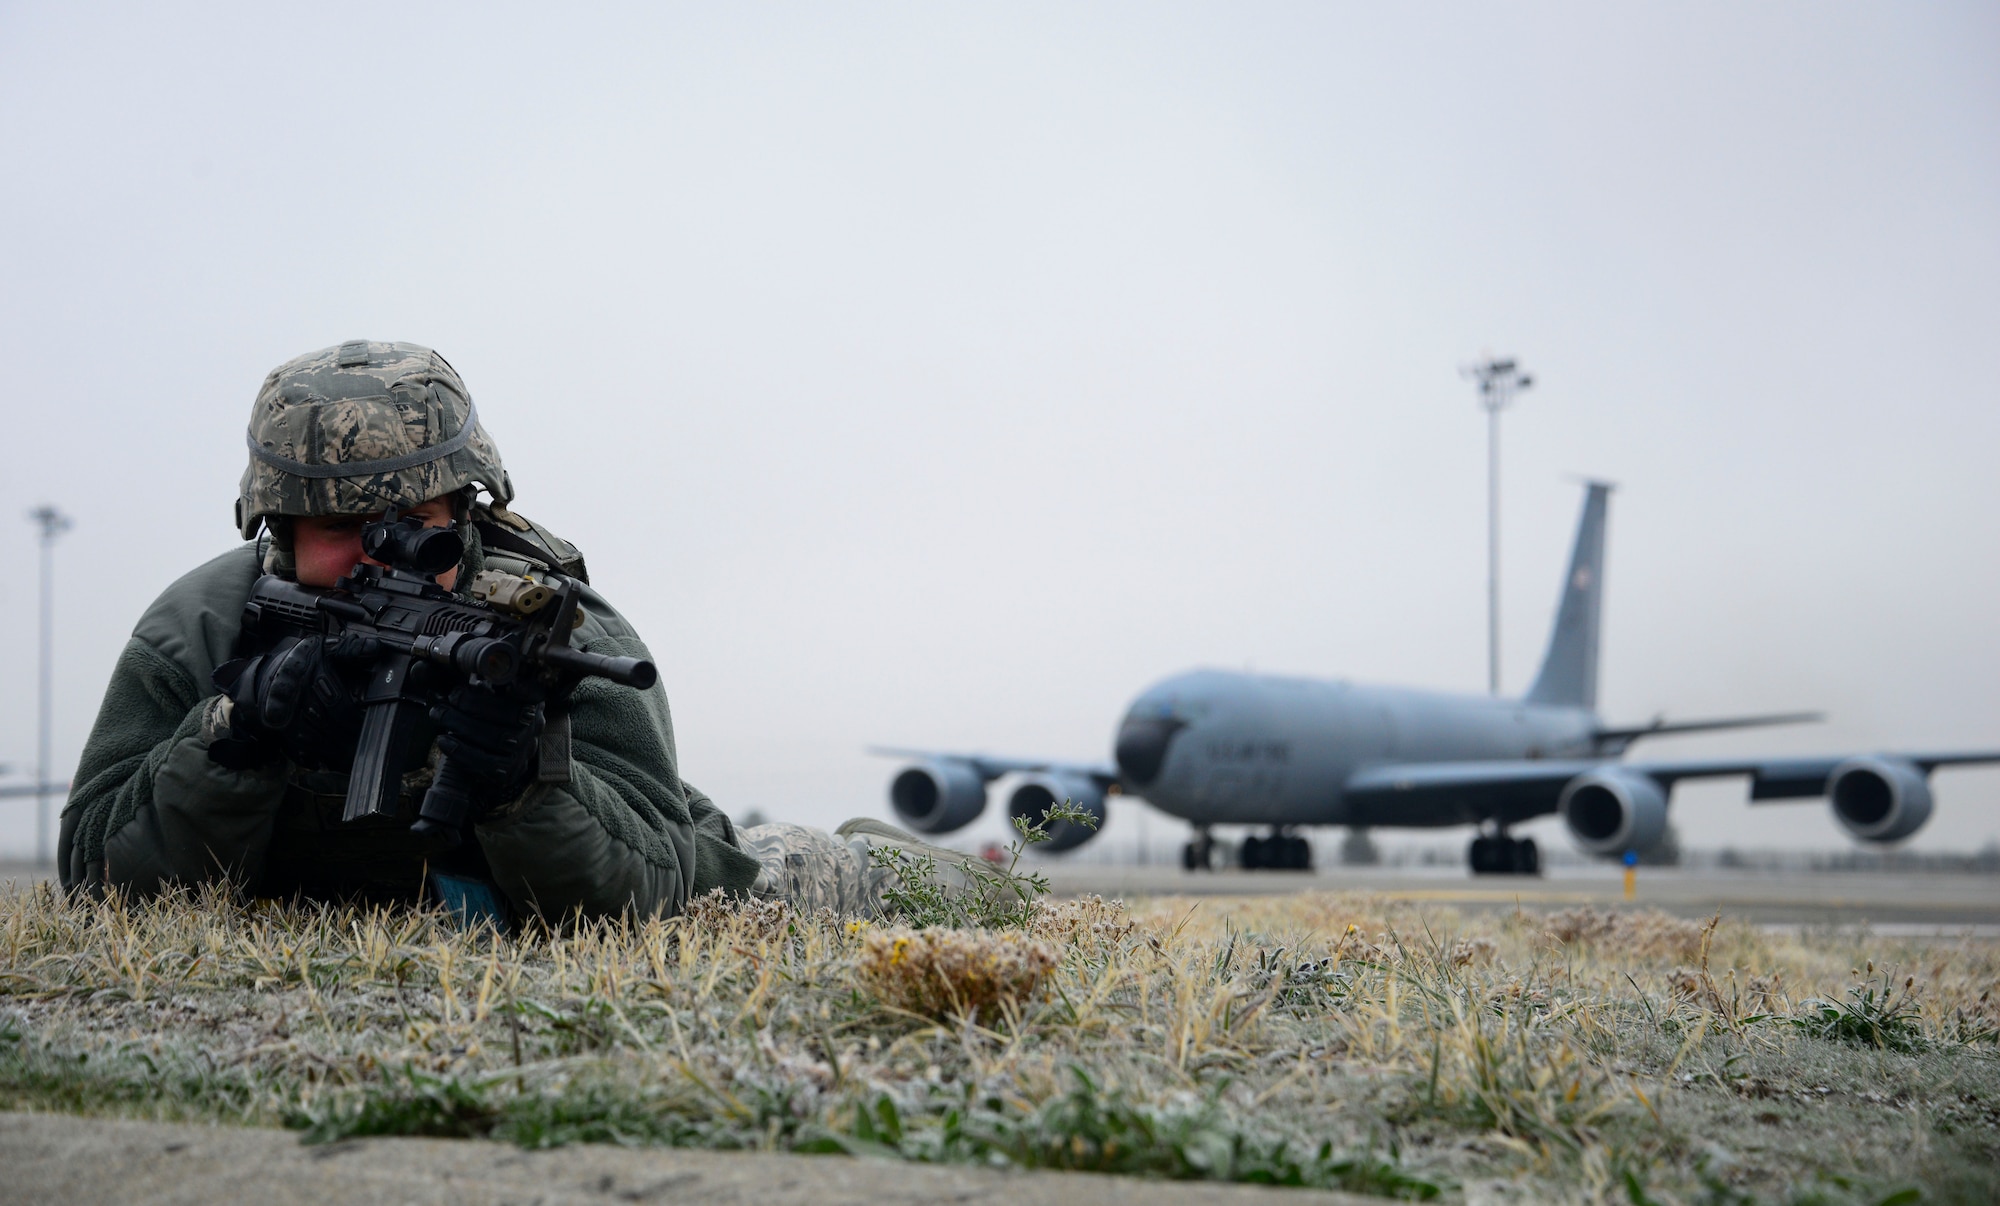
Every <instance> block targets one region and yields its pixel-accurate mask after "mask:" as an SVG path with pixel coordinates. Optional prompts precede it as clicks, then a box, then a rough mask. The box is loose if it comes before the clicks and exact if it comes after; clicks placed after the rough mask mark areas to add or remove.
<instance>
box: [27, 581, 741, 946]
mask: <svg viewBox="0 0 2000 1206" xmlns="http://www.w3.org/2000/svg"><path fill="white" fill-rule="evenodd" d="M258 548H259V546H258V545H255V544H245V545H244V546H242V547H241V548H238V549H234V550H232V551H230V552H228V553H224V554H223V555H222V556H220V557H217V558H215V559H214V560H213V561H210V562H209V563H208V564H206V565H203V566H201V567H200V568H198V569H196V570H194V571H193V572H192V573H190V574H188V575H187V576H186V577H183V578H182V579H180V580H179V581H178V582H176V583H174V584H173V585H172V586H170V587H168V588H167V591H166V593H165V594H163V595H161V596H160V598H159V599H158V600H157V601H155V602H154V603H153V605H152V606H151V607H150V608H148V609H147V610H146V613H145V615H144V616H142V617H141V618H140V620H139V624H138V627H137V628H136V629H135V630H134V631H133V633H132V639H131V640H130V641H129V642H127V643H126V646H125V650H124V652H123V653H122V654H121V655H120V656H119V659H118V664H117V667H116V668H115V669H114V670H113V671H112V675H111V684H110V686H109V687H108V688H107V689H106V690H105V693H104V703H103V705H102V707H101V708H100V709H99V711H98V715H97V722H96V724H95V725H94V726H93V727H92V729H91V733H90V740H89V741H88V742H87V743H86V744H85V746H84V749H83V756H82V759H81V760H80V762H79V764H78V766H77V772H76V786H75V788H74V790H73V791H72V792H71V794H70V799H69V804H68V806H67V807H66V808H65V809H64V810H63V817H62V831H61V840H60V846H59V848H58V867H59V870H60V873H61V877H62V882H63V885H64V886H65V887H66V888H78V887H81V888H83V889H85V890H88V891H99V890H101V888H102V886H104V885H111V886H116V887H120V888H122V889H124V890H126V891H128V892H132V893H136V894H138V895H146V894H150V893H153V892H157V891H159V890H160V889H161V888H163V887H165V886H167V885H169V884H193V883H198V882H201V881H204V880H212V879H218V878H223V877H227V878H229V879H231V880H234V881H235V882H236V883H237V884H238V885H239V886H241V887H242V888H243V889H244V890H246V891H249V892H252V893H254V894H257V895H272V896H289V895H304V896H308V897H315V898H342V897H345V898H361V899H369V900H379V901H399V900H400V901H410V900H416V899H419V898H420V896H421V894H422V892H423V877H424V874H425V872H426V870H429V871H440V870H442V871H447V872H451V873H456V874H469V875H474V876H478V877H481V878H486V879H490V880H491V882H493V883H495V884H497V885H498V886H499V887H500V889H501V891H502V892H504V893H505V895H506V896H507V898H508V900H509V902H510V903H511V904H512V905H513V907H514V909H515V910H516V912H517V913H519V914H521V915H540V916H542V917H545V918H547V919H549V920H552V921H553V920H556V919H558V918H561V917H564V916H567V915H569V914H571V913H573V912H575V911H577V910H581V911H582V912H583V913H584V914H585V915H587V916H601V915H606V914H617V913H621V912H626V911H631V912H635V913H639V914H651V913H660V914H673V913H676V912H678V911H679V910H680V909H681V908H682V906H684V905H685V904H686V903H687V900H688V898H689V896H690V895H700V894H701V893H704V892H707V891H709V890H710V889H713V888H717V887H721V888H726V889H729V890H732V891H739V892H740V891H744V890H747V889H748V887H749V886H750V884H751V882H752V881H753V880H754V879H755V878H756V874H757V861H756V860H755V859H754V858H753V857H751V856H750V855H748V854H745V853H743V852H742V851H741V850H740V849H738V848H737V843H736V834H735V831H734V828H733V827H732V826H731V824H730V822H729V818H728V817H726V816H724V815H723V813H722V812H721V811H720V810H718V809H717V808H716V807H715V805H714V804H713V803H712V802H711V801H710V800H709V799H708V797H707V796H705V795H703V794H702V793H701V792H699V791H697V790H696V789H695V788H694V787H692V786H691V785H689V784H688V783H686V782H685V781H683V780H682V779H681V777H680V771H679V767H678V758H677V756H676V754H675V751H674V733H673V720H672V717H671V716H670V714H669V713H668V710H667V696H666V691H665V688H663V687H662V686H660V685H658V684H655V685H654V686H653V687H652V688H650V689H648V690H646V691H636V690H633V689H632V688H630V687H621V686H618V685H616V684H613V683H609V682H606V681H604V680H602V679H587V680H585V681H584V682H583V683H582V684H581V685H580V686H578V687H577V689H576V691H575V692H574V693H573V694H572V695H571V697H570V700H569V708H568V716H569V727H570V763H569V772H568V774H567V776H566V780H567V781H564V782H545V781H538V782H536V783H534V784H532V785H531V786H529V787H528V788H527V790H526V791H524V792H523V793H522V794H521V795H520V796H519V797H518V798H517V799H515V800H513V801H510V802H509V803H507V804H505V805H502V806H501V807H500V808H497V809H495V810H494V811H493V812H492V813H490V814H488V815H487V817H486V818H485V819H484V820H483V821H482V822H481V823H479V824H478V825H476V826H475V827H474V834H475V836H476V839H477V840H476V841H475V842H468V843H465V844H464V845H463V846H461V847H459V848H458V849H457V850H456V851H451V850H443V849H440V848H438V847H437V846H435V845H431V844H427V843H426V841H425V840H424V839H422V838H420V837H418V836H417V835H415V834H412V833H410V831H409V822H408V821H407V820H399V819H392V818H381V819H378V820H375V821H372V822H371V821H367V820H364V821H359V822H355V823H354V824H352V825H347V824H343V823H342V822H341V821H340V819H339V817H340V803H341V801H342V799H343V798H344V796H345V794H346V776H344V775H338V774H328V773H324V772H306V771H303V770H301V769H298V768H295V767H292V766H290V765H289V764H286V763H282V762H281V763H278V764H276V765H273V766H269V767H260V768H255V769H250V770H229V769H227V768H225V767H222V766H220V765H217V764H216V763H215V762H212V761H210V759H209V757H208V746H207V744H206V742H205V741H204V739H203V736H202V723H201V722H202V715H203V712H204V710H205V709H206V708H207V706H208V703H209V700H210V699H211V698H213V697H214V695H215V694H216V691H215V688H214V687H213V686H212V685H211V684H210V681H209V676H210V675H211V674H212V673H213V672H214V670H215V668H216V667H217V666H219V665H221V664H222V663H223V662H224V661H227V660H228V659H229V658H230V657H231V656H232V651H233V647H234V645H235V641H236V636H237V629H238V625H239V619H240V617H241V615H242V611H243V604H244V602H245V601H246V600H247V599H248V598H249V596H250V588H251V585H252V584H253V583H254V582H255V581H256V579H257V577H258V576H259V574H260V573H261V568H260V555H259V551H258ZM475 555H478V554H475ZM485 562H486V564H488V565H490V566H492V568H495V569H513V570H515V572H519V570H520V569H521V568H525V566H526V564H527V563H526V562H525V561H519V562H510V559H509V558H508V557H506V556H505V555H498V556H493V555H487V556H485ZM585 589H586V592H587V593H586V594H585V596H584V598H583V604H582V606H583V610H584V611H585V613H586V615H587V618H586V620H585V621H584V623H583V625H582V627H580V628H579V629H577V631H576V633H575V636H574V637H573V640H574V641H575V643H576V644H577V646H578V647H580V648H584V649H588V650H590V651H592V652H597V653H607V654H614V655H618V654H622V655H625V656H629V657H642V658H643V657H650V654H649V653H648V652H647V650H646V647H645V645H644V643H642V642H641V641H640V639H639V636H638V634H637V633H636V632H634V631H633V629H632V627H631V625H630V624H628V623H627V622H626V621H625V619H624V617H623V616H621V615H619V614H618V612H617V611H616V610H615V609H614V608H613V607H612V606H611V605H610V603H608V602H607V601H606V600H605V599H604V598H603V596H601V595H599V594H597V593H596V592H594V591H590V590H589V589H588V588H585ZM428 777H429V772H428V770H427V769H419V770H417V771H415V772H413V773H412V774H409V775H405V777H404V793H405V800H404V805H405V810H406V814H407V815H414V812H415V800H417V799H420V798H421V795H422V791H423V787H424V786H425V784H426V783H427V781H428ZM548 777H549V776H547V775H544V776H542V778H544V779H546V778H548ZM557 777H558V778H563V777H565V776H560V775H558V776H557Z"/></svg>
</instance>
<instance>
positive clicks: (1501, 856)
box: [1466, 833, 1542, 875]
mask: <svg viewBox="0 0 2000 1206" xmlns="http://www.w3.org/2000/svg"><path fill="white" fill-rule="evenodd" d="M1466 861H1467V862H1469V863H1471V864H1472V873H1473V874H1474V875H1540V874H1541V873H1542V852H1541V851H1540V850H1538V849H1537V848H1536V847H1535V839H1533V838H1510V837H1508V836H1507V835H1506V834H1505V833H1495V834H1488V835H1484V836H1481V837H1476V838H1473V839H1472V850H1471V852H1470V853H1469V854H1468V855H1467V858H1466Z"/></svg>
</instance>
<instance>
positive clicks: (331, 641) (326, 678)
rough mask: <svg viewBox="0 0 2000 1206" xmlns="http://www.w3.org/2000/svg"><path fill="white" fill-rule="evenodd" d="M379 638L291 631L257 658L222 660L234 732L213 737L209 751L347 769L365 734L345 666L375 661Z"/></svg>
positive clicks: (218, 680) (222, 759)
mask: <svg viewBox="0 0 2000 1206" xmlns="http://www.w3.org/2000/svg"><path fill="white" fill-rule="evenodd" d="M374 644H375V642H373V641H369V640H366V639H365V638H354V637H348V636H341V637H317V636H305V637H285V638H284V639H282V640H280V641H278V642H277V643H276V644H275V645H273V646H272V647H271V648H270V650H269V651H267V652H265V653H261V654H259V655H257V656H256V657H246V658H237V659H236V660H235V661H231V662H225V663H223V664H222V665H221V666H218V667H216V670H215V673H214V675H212V676H211V677H212V680H213V681H214V683H215V686H216V688H217V689H218V690H220V691H221V692H222V694H223V695H224V696H225V697H226V698H227V699H228V700H229V705H230V707H229V732H228V735H227V736H225V737H221V738H218V739H216V740H213V741H211V742H210V743H209V749H208V755H209V757H210V758H211V759H213V760H214V761H216V762H219V763H221V764H222V765H224V766H231V767H237V768H242V767H248V766H259V765H263V764H266V763H269V762H272V761H275V760H276V759H277V758H279V757H285V758H289V759H291V760H292V761H293V762H296V763H298V764H299V765H301V766H306V767H312V768H325V769H331V770H346V769H347V768H348V767H349V766H351V765H352V764H353V762H354V747H355V745H356V744H357V743H358V742H359V740H360V737H361V703H360V696H359V694H358V692H357V691H356V690H355V689H354V688H353V687H352V686H350V685H349V684H348V682H347V681H346V680H345V679H344V678H343V677H342V675H341V672H340V668H341V666H342V665H344V664H347V663H349V662H355V663H361V664H366V663H368V662H371V661H372V660H373V658H374V655H375V654H376V653H377V652H378V651H377V650H376V649H375V648H373V646H374ZM364 646H365V647H364Z"/></svg>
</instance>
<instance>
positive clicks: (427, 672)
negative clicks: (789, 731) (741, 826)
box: [243, 516, 659, 845]
mask: <svg viewBox="0 0 2000 1206" xmlns="http://www.w3.org/2000/svg"><path fill="white" fill-rule="evenodd" d="M361 547H362V548H363V549H364V550H365V551H366V552H367V554H368V556H370V557H372V558H374V559H375V560H377V561H380V562H382V564H381V565H368V564H366V563H359V564H356V565H355V567H354V569H353V570H352V571H350V572H349V573H348V575H347V576H346V577H344V578H342V579H340V580H339V581H338V582H336V583H334V585H333V588H332V589H331V590H321V589H318V588H316V587H310V586H301V585H299V584H298V583H296V582H291V581H287V580H285V579H283V578H278V577H275V576H272V575H269V574H267V575H265V576H264V577H262V578H259V579H258V580H257V582H256V584H255V585H254V586H253V587H252V588H251V590H250V599H249V601H248V602H247V603H245V604H244V606H243V635H244V639H245V640H246V641H249V640H252V639H255V638H259V637H261V638H265V639H272V640H274V639H276V638H278V637H282V636H319V637H327V636H349V635H351V636H355V637H359V638H362V641H361V642H360V643H359V644H360V647H362V648H370V647H371V645H370V644H369V642H372V647H373V648H377V649H379V650H380V653H379V654H378V655H377V656H376V657H375V659H374V661H373V662H372V663H371V664H370V665H369V667H368V683H367V686H366V687H364V688H363V689H362V691H361V707H362V713H361V715H362V719H361V737H360V740H359V741H358V742H357V743H356V745H355V749H354V766H353V770H352V771H351V772H350V773H349V776H348V780H347V806H346V808H345V809H344V811H343V812H342V814H341V819H342V820H343V821H356V820H359V819H361V818H362V817H372V816H384V817H392V816H395V815H396V814H397V807H396V805H397V802H398V797H399V795H400V788H401V781H402V768H403V762H404V759H405V757H406V756H407V755H408V754H409V752H410V750H409V743H410V740H411V737H412V735H413V733H414V732H415V730H416V728H417V727H418V724H419V722H420V721H421V720H422V719H423V718H424V717H425V716H427V715H429V713H430V712H431V710H432V709H433V708H437V707H441V706H443V705H444V703H445V701H446V699H447V698H448V697H449V696H450V695H451V693H452V691H454V690H455V689H457V688H458V687H460V686H463V685H467V684H470V685H472V686H475V687H487V688H493V689H505V688H508V687H510V686H514V685H515V684H521V685H523V686H527V687H530V688H536V689H539V690H540V691H541V692H543V693H544V698H545V699H546V700H549V701H559V700H560V699H562V697H563V696H565V695H567V694H568V693H569V692H570V691H571V690H572V689H574V688H575V686H576V684H577V683H579V682H581V681H582V680H583V679H585V678H593V677H594V678H606V679H610V680H611V681H612V682H615V683H621V684H623V685H625V686H628V687H634V688H637V689H638V690H641V691H643V690H646V689H647V688H649V687H651V686H652V685H653V684H654V683H655V682H657V681H658V680H659V671H658V670H656V669H655V668H654V666H653V663H651V662H648V661H642V660H640V659H638V658H631V657H607V656H605V655H604V654H600V653H589V652H586V651H584V650H581V649H573V648H571V647H570V644H569V637H570V632H571V631H572V630H573V629H574V628H575V627H576V626H577V625H578V624H580V623H582V622H583V613H582V612H581V611H580V610H578V608H577V602H578V598H579V596H580V595H581V594H582V591H583V586H582V584H581V583H579V582H577V581H576V580H575V579H573V578H570V577H568V576H566V575H564V574H561V573H558V572H555V571H553V570H543V571H536V572H534V573H531V574H529V575H527V576H525V577H523V576H516V575H513V574H503V573H499V572H497V571H493V570H486V571H482V572H480V573H478V574H475V575H474V576H473V579H472V582H471V584H470V589H469V590H468V592H467V594H468V595H469V596H470V598H466V597H461V596H459V595H455V594H453V593H452V592H450V591H447V590H445V589H444V588H443V587H441V586H439V585H438V584H437V581H436V578H437V575H439V574H441V573H443V572H444V571H446V570H448V569H450V568H451V567H452V566H454V565H457V564H458V563H459V561H460V560H461V559H462V558H463V557H464V556H465V541H464V539H463V538H462V537H461V536H460V535H459V534H458V529H457V525H456V524H452V525H448V526H446V527H439V528H427V527H424V526H423V523H422V521H421V520H419V519H417V518H415V517H414V516H405V517H404V518H402V519H394V520H392V519H388V518H384V519H380V520H376V521H374V522H372V523H369V524H368V525H367V526H366V527H364V528H363V529H362V532H361ZM472 790H473V783H472V780H471V776H469V775H468V774H467V773H465V772H464V771H462V770H460V769H459V768H457V767H455V766H454V765H453V764H452V759H451V758H450V757H445V758H443V759H441V760H440V761H439V763H438V767H437V776H436V778H435V779H433V780H432V782H431V786H430V790H429V791H427V792H425V793H424V800H423V805H422V807H421V808H420V809H419V810H418V814H417V819H416V822H415V823H414V824H413V825H411V826H410V828H411V830H412V831H413V832H416V833H420V834H439V835H440V836H442V837H444V838H445V839H446V840H448V841H450V842H451V843H452V844H454V845H455V844H457V842H458V841H460V840H462V835H463V830H464V827H465V821H466V818H467V817H468V816H469V815H470V813H471V811H472Z"/></svg>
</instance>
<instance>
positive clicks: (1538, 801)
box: [1342, 750, 2000, 825]
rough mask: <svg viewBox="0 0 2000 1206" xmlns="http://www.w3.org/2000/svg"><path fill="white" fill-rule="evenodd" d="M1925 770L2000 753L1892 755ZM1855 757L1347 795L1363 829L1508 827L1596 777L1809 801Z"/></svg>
mask: <svg viewBox="0 0 2000 1206" xmlns="http://www.w3.org/2000/svg"><path fill="white" fill-rule="evenodd" d="M1883 756H1884V757H1887V758H1896V759H1901V760H1903V761H1905V762H1909V763H1912V764H1914V765H1915V766H1917V767H1918V768H1919V769H1921V770H1922V771H1923V772H1924V773H1925V774H1929V773H1930V772H1931V771H1933V770H1935V769H1937V768H1938V767H1940V766H1964V765H1970V764H1974V763H1981V762H2000V751H1997V750H1981V751H1971V752H1956V753H1928V754H1886V755H1883ZM1848 757H1849V755H1845V754H1837V755H1814V756H1811V757H1804V758H1738V759H1714V760H1707V761H1697V760H1689V761H1678V762H1668V761H1662V762H1614V761H1608V760H1594V759H1593V760H1586V759H1519V760H1510V761H1505V762H1415V763H1402V764H1388V765H1382V766H1372V767H1367V768H1365V769H1363V770H1360V771H1357V772H1355V773H1354V775H1353V776H1352V777H1350V778H1349V779H1348V781H1347V784H1346V787H1345V789H1344V790H1343V792H1342V798H1343V800H1344V801H1345V803H1346V806H1347V810H1348V814H1349V815H1350V816H1352V817H1354V818H1356V819H1355V821H1354V822H1353V823H1354V824H1360V825H1395V824H1399V823H1401V824H1409V823H1411V820H1410V819H1411V818H1412V817H1413V816H1415V815H1423V816H1426V817H1429V818H1431V819H1430V820H1428V821H1427V822H1425V823H1429V824H1450V823H1454V820H1453V818H1455V820H1456V823H1464V824H1474V823H1477V822H1479V821H1483V820H1486V819H1487V818H1489V817H1490V818H1497V819H1500V820H1504V821H1507V822H1509V823H1512V822H1515V821H1524V820H1527V819H1528V818H1530V817H1538V816H1544V815H1546V814H1548V813H1552V812H1554V811H1555V810H1556V800H1557V798H1558V797H1560V796H1561V795H1562V789H1563V786H1564V785H1565V784H1567V783H1568V782H1569V781H1570V780H1571V779H1574V778H1575V777H1576V776H1578V775H1581V774H1585V773H1587V772H1590V771H1594V770H1614V769H1616V770H1623V771H1627V772H1634V773H1637V774H1641V775H1645V776H1646V777H1648V778H1650V779H1652V780H1654V781H1655V782H1657V783H1659V785H1660V786H1661V787H1662V788H1671V787H1672V786H1673V785H1674V784H1675V783H1676V782H1678V781H1680V780H1682V779H1716V778H1724V777H1728V776H1733V775H1741V776H1747V777H1748V778H1749V779H1750V798H1751V799H1752V800H1791V799H1805V798H1809V797H1813V796H1822V795H1825V794H1826V781H1827V779H1828V778H1829V777H1830V776H1831V775H1832V774H1833V771H1834V768H1835V767H1837V766H1839V765H1840V764H1841V763H1843V762H1845V761H1847V759H1848Z"/></svg>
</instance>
